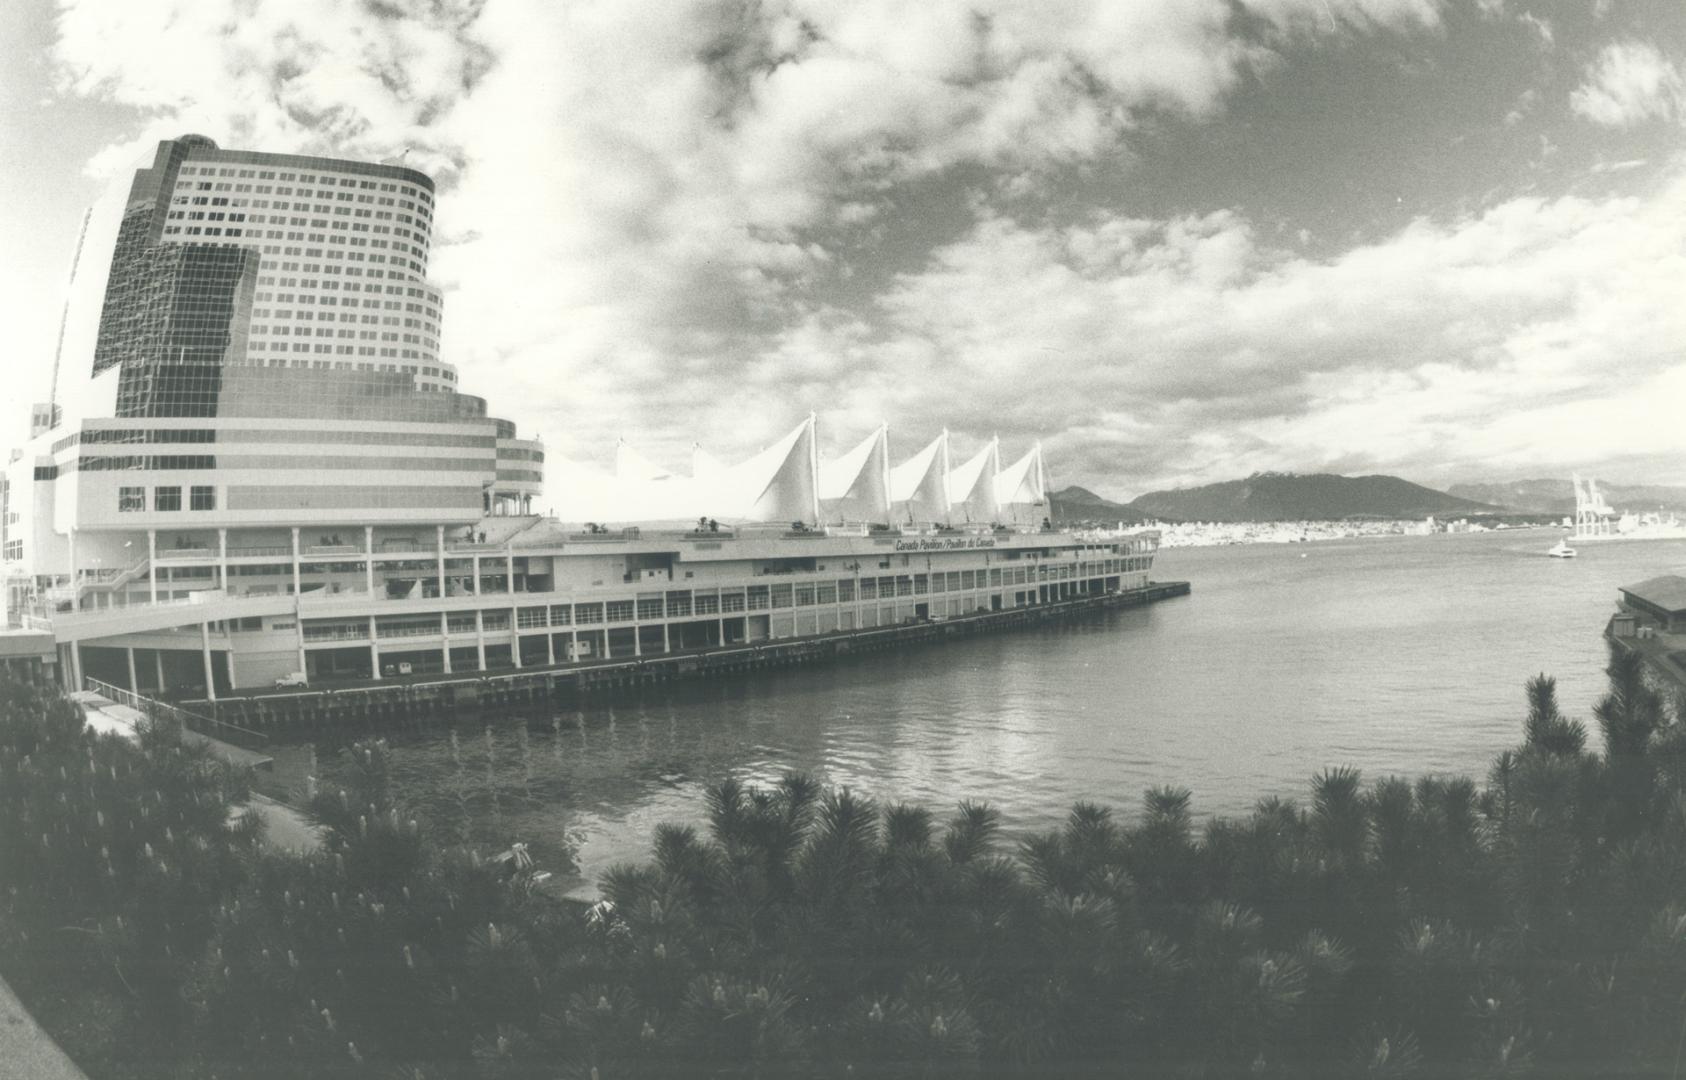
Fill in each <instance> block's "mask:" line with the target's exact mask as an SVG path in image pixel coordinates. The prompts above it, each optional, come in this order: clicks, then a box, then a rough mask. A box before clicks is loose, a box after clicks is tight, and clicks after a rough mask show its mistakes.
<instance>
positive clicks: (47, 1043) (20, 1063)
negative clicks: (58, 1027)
mask: <svg viewBox="0 0 1686 1080" xmlns="http://www.w3.org/2000/svg"><path fill="white" fill-rule="evenodd" d="M0 1080H87V1077H86V1075H85V1074H84V1073H83V1072H82V1070H81V1069H78V1068H77V1067H76V1063H75V1062H73V1061H71V1060H70V1058H69V1057H68V1056H66V1054H65V1052H64V1051H63V1050H61V1049H59V1044H58V1043H56V1042H54V1041H53V1037H52V1036H51V1035H48V1034H47V1033H46V1032H45V1031H43V1030H42V1029H41V1025H40V1024H37V1023H36V1022H35V1017H33V1016H31V1015H29V1012H28V1011H27V1010H26V1009H24V1007H23V1003H22V1002H20V1001H19V1000H18V997H17V995H16V994H14V993H12V988H11V987H10V986H7V985H6V980H5V979H3V978H0Z"/></svg>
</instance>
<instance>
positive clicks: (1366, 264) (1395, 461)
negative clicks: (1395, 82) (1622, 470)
mask: <svg viewBox="0 0 1686 1080" xmlns="http://www.w3.org/2000/svg"><path fill="white" fill-rule="evenodd" d="M1682 207H1686V178H1677V179H1676V180H1675V181H1674V182H1673V183H1672V184H1671V185H1669V186H1667V187H1666V188H1665V189H1664V190H1661V191H1659V192H1657V193H1656V194H1655V195H1654V196H1652V197H1651V198H1648V199H1645V200H1638V199H1633V198H1611V199H1605V200H1588V199H1581V198H1562V199H1556V200H1544V199H1539V198H1520V199H1513V200H1510V201H1507V202H1505V203H1502V204H1500V205H1498V206H1495V207H1493V208H1492V209H1490V210H1488V211H1486V212H1485V213H1482V214H1480V215H1476V216H1471V217H1468V218H1465V219H1461V220H1458V221H1454V222H1450V223H1435V222H1431V221H1426V220H1423V221H1417V222H1414V223H1413V224H1411V225H1409V226H1408V227H1406V228H1404V229H1402V230H1400V231H1399V232H1398V233H1396V234H1394V235H1392V236H1390V237H1387V238H1386V239H1384V240H1381V241H1378V242H1376V243H1373V244H1369V245H1365V246H1361V247H1358V248H1355V249H1353V250H1351V251H1348V252H1346V253H1344V254H1342V255H1339V256H1337V257H1334V258H1330V259H1327V260H1313V259H1307V258H1304V257H1302V256H1299V255H1296V254H1293V253H1291V252H1288V251H1283V250H1279V249H1274V248H1272V247H1270V246H1269V245H1267V244H1265V243H1263V242H1262V241H1261V240H1260V238H1259V236H1258V235H1257V232H1256V230H1254V229H1253V228H1252V226H1251V225H1250V223H1249V222H1247V221H1246V219H1244V218H1242V217H1240V216H1238V215H1236V214H1234V213H1230V212H1220V213H1215V214H1209V215H1205V216H1198V217H1183V218H1177V219H1172V220H1168V221H1142V220H1130V219H1121V218H1109V219H1105V220H1102V221H1100V222H1098V223H1094V224H1090V225H1085V226H1081V227H1042V228H1036V227H1026V226H1024V225H1021V224H1019V223H1016V222H1014V221H1011V220H1007V219H1001V218H992V219H989V220H986V221H984V222H982V223H980V225H979V226H978V227H977V228H976V229H975V230H974V231H973V232H972V233H971V234H970V235H969V236H967V237H966V238H964V239H963V240H961V241H959V242H957V243H955V244H952V245H949V246H947V247H945V248H943V249H942V250H941V251H939V252H938V253H937V254H936V256H935V257H934V259H933V261H932V263H931V265H930V266H929V267H927V268H926V269H924V270H922V271H920V272H918V273H916V274H909V275H906V276H904V277H903V278H902V279H901V280H900V281H899V282H898V283H897V286H896V288H895V289H894V290H892V291H891V292H890V293H889V294H888V295H887V296H886V297H885V298H884V301H883V302H884V304H885V306H886V307H887V308H888V310H889V312H890V316H891V322H892V323H893V324H894V326H895V327H896V330H897V332H898V333H897V335H896V336H897V339H898V340H899V341H900V342H902V343H903V347H904V348H905V347H906V344H907V343H915V342H917V343H920V345H921V347H922V348H923V349H924V351H925V355H924V357H923V363H924V367H925V370H926V371H927V372H928V373H929V375H928V377H927V378H924V379H922V380H921V381H920V382H919V383H918V384H917V385H916V386H913V387H909V388H908V389H907V390H905V391H904V393H907V394H909V395H911V397H910V399H909V400H907V401H906V403H905V404H904V409H906V410H907V411H909V412H911V413H913V414H914V415H917V414H919V413H920V412H921V411H924V410H933V411H944V410H946V415H949V416H950V417H951V424H952V425H953V426H954V427H956V428H957V429H959V430H963V431H969V432H973V433H977V434H980V435H982V434H987V433H988V432H989V431H992V430H997V429H999V430H1001V431H1002V432H1003V433H1012V434H1014V435H1017V436H1021V437H1026V438H1028V437H1030V436H1032V435H1033V434H1035V433H1036V432H1038V431H1058V432H1060V434H1059V435H1057V436H1056V437H1054V438H1053V439H1051V440H1050V449H1051V450H1052V451H1053V452H1054V453H1053V455H1052V456H1053V457H1054V458H1055V459H1056V460H1060V461H1063V462H1065V463H1066V467H1067V469H1068V470H1070V472H1071V474H1074V475H1075V476H1076V477H1081V478H1084V479H1094V478H1099V477H1106V476H1109V475H1110V476H1114V477H1121V476H1124V475H1128V476H1129V479H1128V480H1126V481H1125V482H1126V483H1129V484H1131V485H1133V486H1134V488H1135V490H1138V491H1139V490H1142V489H1144V488H1146V487H1152V486H1160V485H1163V484H1167V483H1175V482H1196V481H1205V480H1212V479H1219V478H1225V477H1230V476H1234V475H1237V474H1242V473H1246V472H1249V471H1252V470H1253V469H1256V468H1282V467H1293V468H1302V469H1318V468H1330V467H1336V466H1342V467H1348V468H1353V467H1368V468H1383V467H1387V468H1401V467H1409V468H1412V469H1415V470H1417V475H1423V476H1430V477H1440V478H1442V479H1447V480H1451V479H1456V478H1457V476H1458V475H1459V474H1460V470H1465V471H1467V470H1479V469H1482V468H1484V467H1485V466H1484V464H1483V463H1491V462H1504V461H1510V460H1512V459H1515V460H1516V461H1517V462H1518V463H1520V464H1527V460H1525V459H1528V460H1532V461H1533V463H1534V464H1535V465H1538V464H1539V463H1540V461H1539V459H1540V456H1541V452H1542V449H1544V450H1545V451H1546V452H1547V455H1548V456H1554V460H1556V461H1558V462H1560V463H1565V464H1574V463H1575V462H1577V461H1585V460H1590V458H1591V457H1592V456H1596V455H1599V454H1605V453H1608V452H1609V451H1610V443H1611V440H1612V439H1616V440H1619V439H1621V438H1623V437H1624V436H1621V435H1612V434H1611V433H1612V432H1627V433H1630V434H1629V436H1627V437H1631V433H1633V432H1635V431H1643V432H1644V433H1645V434H1644V439H1645V441H1646V443H1647V445H1648V446H1650V447H1651V448H1653V449H1656V450H1659V451H1660V450H1661V449H1662V447H1663V445H1665V444H1667V445H1672V446H1674V447H1676V448H1677V449H1680V450H1686V436H1683V435H1682V434H1681V433H1680V431H1679V429H1678V425H1676V426H1672V427H1671V426H1669V425H1655V426H1652V425H1649V424H1648V423H1647V424H1644V425H1643V426H1635V425H1634V424H1633V423H1628V424H1622V425H1617V426H1615V427H1600V426H1599V425H1596V424H1585V425H1581V426H1579V427H1578V428H1575V427H1566V426H1565V425H1564V423H1563V421H1562V419H1561V417H1562V416H1564V415H1566V414H1567V413H1569V412H1570V411H1572V409H1573V408H1577V407H1581V406H1583V405H1584V406H1587V407H1589V409H1591V411H1590V412H1589V416H1591V415H1610V416H1614V415H1623V414H1624V412H1625V414H1627V415H1630V416H1631V417H1632V418H1633V420H1634V421H1642V420H1643V418H1644V417H1645V416H1648V415H1650V414H1651V413H1654V412H1655V400H1654V399H1652V398H1650V397H1648V396H1647V395H1648V394H1649V393H1651V392H1654V391H1655V389H1656V388H1659V387H1662V386H1668V385H1677V384H1678V382H1679V378H1680V372H1681V369H1682V355H1681V351H1680V348H1679V345H1678V343H1679V342H1680V341H1682V340H1686V312H1683V311H1682V310H1681V307H1680V305H1679V304H1678V302H1677V298H1678V295H1679V292H1680V290H1681V289H1682V288H1686V255H1683V254H1682V252H1686V210H1683V209H1682ZM903 366H904V365H903V363H902V360H901V358H900V357H899V356H897V357H896V358H894V359H886V360H883V361H878V360H876V359H875V357H874V355H873V354H872V352H871V351H870V350H868V352H867V355H866V356H865V357H864V358H863V359H862V360H861V361H860V362H858V363H856V364H855V365H854V366H853V367H852V368H851V373H850V377H851V380H852V381H853V383H854V385H855V387H856V388H859V387H863V386H869V387H873V388H875V389H876V390H877V391H879V392H888V390H889V388H890V387H892V386H894V385H895V382H896V380H897V378H898V374H899V372H900V371H901V370H902V369H903ZM956 382H960V383H964V384H965V385H966V386H967V391H966V393H965V394H964V395H963V396H962V395H956V394H953V393H952V392H950V391H949V390H948V389H947V388H948V387H950V386H952V385H953V384H954V383H956ZM1645 387H1651V388H1652V390H1649V391H1648V390H1645V389H1644V388H1645ZM838 392H839V394H840V395H843V396H844V397H845V398H846V397H847V395H848V394H849V393H850V392H852V391H851V390H849V389H845V388H839V391H838ZM854 392H858V390H857V391H854ZM1674 400H1676V401H1678V400H1679V399H1678V398H1676V399H1674ZM1594 405H1596V407H1595V408H1594V407H1593V406H1594ZM1548 433H1549V434H1548ZM1529 455H1533V457H1532V458H1531V459H1529V458H1528V456H1529ZM1361 463H1368V464H1367V465H1366V464H1361Z"/></svg>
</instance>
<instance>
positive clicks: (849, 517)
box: [820, 424, 892, 523]
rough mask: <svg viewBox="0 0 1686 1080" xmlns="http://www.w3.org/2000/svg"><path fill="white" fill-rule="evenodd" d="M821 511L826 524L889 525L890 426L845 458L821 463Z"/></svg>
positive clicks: (879, 428)
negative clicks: (847, 522) (864, 523)
mask: <svg viewBox="0 0 1686 1080" xmlns="http://www.w3.org/2000/svg"><path fill="white" fill-rule="evenodd" d="M820 510H821V512H822V514H823V515H824V517H825V520H826V521H831V522H844V521H869V522H886V523H887V522H889V521H890V520H891V516H892V515H891V511H890V425H888V424H880V425H879V427H878V430H877V431H874V432H873V433H872V434H870V435H868V436H867V437H866V438H865V439H862V440H861V442H860V444H859V445H857V446H856V447H855V448H854V449H853V450H850V451H849V452H848V453H847V454H844V455H843V456H842V457H840V458H836V459H834V460H832V461H823V462H821V463H820Z"/></svg>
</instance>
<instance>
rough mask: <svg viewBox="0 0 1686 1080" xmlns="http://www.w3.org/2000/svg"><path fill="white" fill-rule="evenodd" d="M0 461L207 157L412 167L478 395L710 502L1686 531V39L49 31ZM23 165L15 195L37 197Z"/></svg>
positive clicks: (647, 21) (1200, 30)
mask: <svg viewBox="0 0 1686 1080" xmlns="http://www.w3.org/2000/svg"><path fill="white" fill-rule="evenodd" d="M8 14H9V16H11V20H10V23H9V26H8V32H7V34H6V35H5V38H4V41H3V43H0V50H3V51H0V79H3V80H4V82H3V95H4V100H3V106H4V112H3V114H0V116H3V119H0V125H3V128H0V132H3V139H4V142H3V144H0V159H3V160H4V161H5V162H7V166H8V167H7V168H6V169H4V170H0V206H3V208H0V227H3V229H4V232H3V233H0V243H3V244H4V250H5V252H6V259H5V264H4V268H3V271H0V272H3V274H4V279H3V281H0V295H3V296H4V300H3V301H0V302H3V303H4V304H5V305H6V307H7V308H8V311H7V313H6V322H7V325H8V329H9V331H10V333H9V334H8V342H7V345H8V348H7V355H6V356H5V359H4V370H5V373H6V375H7V376H8V378H7V380H6V384H5V391H4V393H5V395H6V397H7V398H8V403H7V415H6V416H5V417H4V426H3V427H0V432H3V433H5V434H7V435H13V436H15V433H16V429H17V426H18V418H17V412H18V403H19V402H26V401H27V400H29V399H31V398H34V397H40V396H42V395H43V394H44V391H45V385H46V381H47V370H48V368H49V367H50V363H51V355H52V347H53V340H54V336H55V334H56V332H57V323H58V304H59V300H60V292H59V290H60V288H61V286H62V283H63V280H64V277H65V273H66V270H67V268H68V265H69V261H70V257H71V254H72V249H73V247H74V242H75V235H76V228H77V223H78V221H79V218H80V214H81V211H82V208H83V207H84V206H85V205H86V204H87V203H89V202H90V201H92V199H93V197H94V196H95V195H96V194H97V193H98V192H99V191H100V190H101V189H102V188H103V186H104V185H105V184H106V183H107V182H109V179H110V178H111V177H113V176H116V175H119V174H126V173H127V171H128V170H129V169H131V168H132V167H133V166H134V165H135V163H136V162H137V161H138V160H140V159H142V158H145V157H149V156H150V149H151V146H152V144H153V143H154V142H155V141H156V140H158V139H159V138H164V137H171V136H174V135H177V134H180V133H183V132H187V131H197V132H201V133H203V134H206V135H210V136H211V137H212V138H214V139H216V140H217V141H218V142H219V143H221V144H222V145H223V146H224V147H229V148H254V149H263V150H271V151H295V152H304V153H322V154H330V155H334V156H345V157H366V158H371V159H378V158H387V157H391V156H396V155H398V154H401V153H402V154H405V155H406V160H407V161H408V162H409V163H410V164H412V165H415V166H418V167H420V168H423V169H425V170H427V171H429V172H431V173H432V174H433V175H434V176H435V177H436V179H437V180H438V181H439V184H440V189H441V198H440V204H439V205H440V211H439V215H438V225H437V230H438V231H437V232H436V234H435V248H434V262H433V277H434V278H435V279H436V280H437V281H438V282H439V283H440V284H441V285H442V286H443V287H444V288H445V289H446V293H447V296H446V309H445V352H446V358H447V359H450V360H452V361H453V362H455V363H456V364H457V365H458V366H459V367H460V369H461V371H462V373H463V380H464V383H465V386H466V388H467V389H468V390H470V391H471V392H477V393H482V394H484V395H486V396H488V397H490V398H491V399H492V400H493V405H494V410H495V411H497V412H499V413H501V414H503V415H506V416H509V417H511V418H512V419H515V420H517V421H518V422H519V423H520V424H521V425H522V426H523V427H524V428H526V429H527V430H529V431H536V432H538V433H539V434H540V435H542V436H543V437H544V438H545V439H546V441H547V442H548V443H549V446H550V451H551V453H552V454H553V455H558V456H564V457H575V458H581V459H591V458H595V459H597V460H599V461H607V460H608V454H609V449H610V447H611V446H612V444H613V441H614V439H615V437H616V436H617V435H624V436H625V437H626V438H627V439H628V440H629V441H631V442H633V443H634V444H635V445H637V446H638V447H639V448H640V449H642V450H643V451H644V452H645V453H646V454H647V456H650V457H653V458H655V459H656V460H658V461H664V462H666V463H668V464H671V465H674V466H678V465H681V464H682V463H684V462H685V460H686V458H687V454H688V448H689V446H690V444H691V442H692V440H693V439H700V440H701V441H702V442H703V444H704V445H705V446H706V447H708V448H709V449H710V450H711V451H713V452H715V453H717V454H718V455H720V456H727V457H730V456H733V455H736V454H742V453H748V452H751V451H753V450H755V449H757V448H758V447H759V446H761V445H763V444H765V443H766V442H769V441H771V440H772V439H773V438H775V437H776V436H777V435H778V434H780V433H781V432H782V431H783V430H784V429H786V428H788V427H790V426H791V425H792V424H793V423H794V422H795V421H796V420H797V419H798V418H800V417H801V416H802V415H804V414H805V413H807V412H808V411H809V410H815V411H817V412H818V413H819V414H820V418H821V421H822V424H823V425H824V426H823V429H822V430H823V432H824V435H823V438H824V440H825V442H826V443H827V444H828V449H842V448H844V447H846V446H847V445H849V444H851V443H853V442H854V441H855V440H856V439H857V438H858V437H859V436H860V435H861V434H863V433H864V432H865V431H866V430H867V429H869V428H871V427H872V426H874V425H876V423H877V422H878V421H879V420H880V419H888V420H889V421H890V423H891V425H892V439H893V448H894V449H895V450H896V451H897V452H898V453H899V454H911V453H912V452H914V451H915V450H916V449H918V447H919V445H921V444H922V443H923V442H924V441H926V440H927V439H929V438H930V436H931V435H933V434H934V433H935V432H936V430H937V429H938V428H939V427H940V426H942V425H944V424H946V425H947V426H948V427H949V428H950V429H951V430H952V431H953V432H954V434H955V439H956V453H957V455H958V454H959V453H962V452H965V451H966V450H968V449H969V448H970V447H972V446H973V445H975V444H976V442H977V441H978V440H981V439H983V438H987V437H988V436H990V435H992V434H995V433H999V434H1000V436H1001V438H1002V440H1003V444H1004V449H1005V451H1006V452H1007V453H1009V454H1012V453H1014V452H1016V451H1017V450H1018V449H1019V448H1020V447H1021V446H1023V445H1024V444H1026V443H1027V442H1028V440H1030V439H1031V438H1033V437H1035V436H1038V435H1040V436H1041V437H1042V438H1043V440H1044V445H1045V447H1046V449H1047V452H1048V459H1049V465H1050V471H1051V473H1052V474H1053V478H1054V480H1055V482H1056V483H1067V482H1075V483H1082V484H1085V485H1087V486H1089V487H1092V488H1094V489H1096V490H1098V491H1100V492H1102V493H1105V494H1108V495H1112V496H1115V497H1128V496H1132V495H1135V494H1140V493H1141V492H1143V491H1147V490H1150V489H1153V488H1157V487H1164V486H1171V485H1176V484H1191V483H1199V482H1204V481H1208V480H1218V479H1228V478H1233V477H1236V476H1240V475H1245V474H1247V473H1250V472H1254V471H1257V470H1263V469H1282V470H1295V471H1312V470H1325V469H1326V470H1333V471H1339V472H1347V473H1354V472H1392V473H1397V474H1400V475H1404V476H1406V477H1408V478H1410V479H1414V480H1418V481H1421V482H1425V483H1430V484H1436V485H1445V484H1450V483H1453V482H1456V481H1459V480H1476V479H1504V478H1515V477H1522V476H1537V475H1553V474H1559V473H1567V472H1568V471H1569V470H1570V469H1572V468H1578V469H1580V470H1582V471H1593V472H1597V473H1599V474H1600V475H1604V476H1607V477H1609V478H1611V479H1614V480H1620V481H1630V482H1637V481H1648V482H1659V483H1669V482H1672V483H1686V422H1683V418H1686V139H1683V136H1686V4H1682V3H1681V0H1564V2H1561V3H1543V2H1539V0H1024V2H1021V3H1008V2H998V0H972V2H968V3H949V2H946V0H907V2H902V0H764V2H761V3H756V2H749V0H730V2H726V0H721V2H705V3H689V4H686V3H680V2H677V0H581V2H568V0H362V2H361V3H355V2H352V0H285V2H275V0H57V2H54V0H12V2H11V3H9V4H8ZM18 162H27V163H28V165H27V166H26V167H24V168H17V167H15V166H16V163H18Z"/></svg>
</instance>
